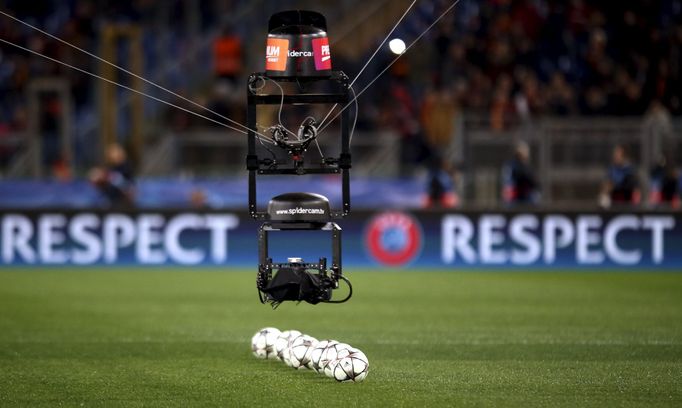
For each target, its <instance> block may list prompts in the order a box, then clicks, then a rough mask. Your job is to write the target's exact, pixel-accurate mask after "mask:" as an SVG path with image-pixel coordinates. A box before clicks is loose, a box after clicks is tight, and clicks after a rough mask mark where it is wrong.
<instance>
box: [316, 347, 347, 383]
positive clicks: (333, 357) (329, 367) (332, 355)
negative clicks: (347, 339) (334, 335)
mask: <svg viewBox="0 0 682 408" xmlns="http://www.w3.org/2000/svg"><path fill="white" fill-rule="evenodd" d="M351 348H352V347H351V346H350V345H348V344H346V343H337V344H333V345H331V346H329V347H327V349H326V350H325V352H324V353H323V354H322V358H321V360H320V364H323V369H322V371H323V372H324V374H325V375H326V376H327V377H333V376H334V375H333V374H334V367H335V366H336V363H337V362H338V359H339V358H342V357H345V356H347V355H348V353H349V349H351Z"/></svg>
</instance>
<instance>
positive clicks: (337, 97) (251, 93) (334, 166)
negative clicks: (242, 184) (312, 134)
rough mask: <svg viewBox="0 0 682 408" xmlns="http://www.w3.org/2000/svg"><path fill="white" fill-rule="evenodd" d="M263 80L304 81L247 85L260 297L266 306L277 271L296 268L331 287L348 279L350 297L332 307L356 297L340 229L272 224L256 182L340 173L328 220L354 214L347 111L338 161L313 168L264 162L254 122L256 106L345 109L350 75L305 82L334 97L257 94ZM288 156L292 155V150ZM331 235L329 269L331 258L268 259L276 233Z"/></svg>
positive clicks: (330, 224)
mask: <svg viewBox="0 0 682 408" xmlns="http://www.w3.org/2000/svg"><path fill="white" fill-rule="evenodd" d="M263 78H266V79H269V80H272V81H278V82H299V83H300V81H302V79H300V78H298V79H297V78H282V77H268V76H267V74H265V73H254V74H251V75H250V76H249V79H248V86H247V102H248V106H247V126H248V128H249V131H248V155H247V158H246V167H247V170H248V171H249V213H250V215H251V217H252V218H254V219H256V220H263V221H265V222H264V223H263V224H262V225H261V227H260V228H259V230H258V262H259V265H258V278H257V287H258V295H259V298H260V300H261V302H262V303H265V302H266V301H267V300H268V299H267V296H264V293H263V290H264V289H265V288H266V287H267V285H268V283H269V282H270V281H271V280H272V278H273V271H274V270H275V269H280V268H284V267H291V266H295V267H296V268H300V269H303V270H314V271H316V273H317V274H318V275H319V276H320V277H321V278H322V280H323V281H324V282H326V284H327V285H329V286H330V287H332V288H334V289H336V288H338V287H339V281H340V280H343V281H345V282H346V283H347V284H348V286H349V290H350V292H349V294H348V296H347V297H346V298H344V299H343V300H340V301H332V300H331V299H328V300H327V302H328V303H340V302H345V301H346V300H348V299H349V298H350V296H351V295H352V287H351V285H350V282H349V281H348V280H347V279H346V278H344V277H343V273H342V264H341V227H339V226H338V224H336V223H335V222H331V221H329V222H326V223H319V222H304V221H301V222H273V221H271V220H270V217H269V214H268V213H267V212H265V211H259V210H258V206H257V201H256V198H257V182H256V178H257V176H259V175H305V174H341V178H342V179H341V189H342V190H341V195H342V208H341V209H340V210H338V209H337V210H333V209H332V210H331V212H330V219H339V218H343V217H345V216H346V215H348V214H349V213H350V208H351V207H350V206H351V204H350V168H351V155H350V136H349V119H350V118H349V112H348V110H347V109H346V110H344V111H343V112H342V114H341V138H340V144H341V149H340V155H339V156H338V157H326V158H324V159H323V160H322V161H321V162H319V163H317V164H316V165H314V166H311V165H310V164H309V163H306V162H305V160H304V159H302V158H301V160H299V161H297V160H296V159H295V158H292V160H291V161H289V162H287V163H278V162H276V161H273V160H272V158H269V157H268V158H261V157H259V156H258V152H257V149H256V137H257V135H256V123H257V118H256V116H257V107H258V105H279V104H281V103H282V101H283V103H284V104H339V105H340V106H345V105H346V104H347V103H348V102H349V101H350V100H351V94H350V86H349V79H348V77H347V76H346V75H345V74H344V73H343V72H341V71H333V72H332V73H331V75H330V76H329V77H316V78H306V79H305V81H306V82H305V84H306V85H307V84H310V83H313V82H327V83H328V84H330V85H332V87H335V88H336V91H335V92H332V93H315V94H312V93H300V94H285V95H284V96H282V95H281V94H279V95H276V94H268V95H264V94H259V93H257V91H256V90H255V89H256V88H257V87H256V86H255V84H256V83H257V82H258V81H260V80H263ZM289 153H290V155H291V154H292V152H289ZM293 230H300V231H329V232H331V247H332V262H331V267H330V268H327V259H326V258H320V260H319V262H318V263H297V264H295V265H294V264H290V263H273V262H272V259H271V258H270V257H269V255H268V234H269V233H270V232H274V231H293Z"/></svg>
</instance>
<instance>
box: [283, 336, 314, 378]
mask: <svg viewBox="0 0 682 408" xmlns="http://www.w3.org/2000/svg"><path fill="white" fill-rule="evenodd" d="M316 344H317V339H315V338H313V337H310V336H308V335H307V334H303V335H301V336H298V337H296V338H295V339H294V342H293V343H292V344H291V347H290V350H289V362H290V363H291V364H290V365H291V367H293V368H298V369H303V368H311V366H312V364H311V360H310V355H311V353H312V351H313V349H314V348H315V345H316ZM309 365H310V366H309Z"/></svg>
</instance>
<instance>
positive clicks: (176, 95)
mask: <svg viewBox="0 0 682 408" xmlns="http://www.w3.org/2000/svg"><path fill="white" fill-rule="evenodd" d="M0 14H2V15H3V16H5V17H7V18H10V19H12V20H14V21H16V22H19V23H21V24H23V25H25V26H27V27H29V28H31V29H33V30H35V31H37V32H39V33H41V34H43V35H46V36H48V37H50V38H52V39H54V40H55V41H58V42H60V43H62V44H65V45H68V46H69V47H71V48H73V49H75V50H78V51H80V52H82V53H84V54H86V55H88V56H90V57H92V58H95V59H96V60H98V61H100V62H103V63H105V64H107V65H109V66H111V67H114V68H116V69H118V70H121V71H122V72H125V73H126V74H128V75H131V76H133V77H135V78H137V79H139V80H141V81H144V82H145V83H147V84H149V85H152V86H154V87H156V88H158V89H160V90H162V91H164V92H167V93H169V94H171V95H173V96H175V97H176V98H179V99H181V100H183V101H185V102H188V103H190V104H192V105H194V106H196V107H198V108H201V109H203V110H205V111H207V112H210V113H211V114H213V115H215V116H217V117H219V118H221V119H223V120H226V121H228V122H230V123H232V124H234V125H236V126H239V127H241V128H243V129H244V130H247V131H248V130H249V128H248V127H247V126H245V125H243V124H241V123H239V122H237V121H236V120H233V119H230V118H229V117H227V116H224V115H221V114H220V113H218V112H215V111H214V110H211V109H209V108H207V107H205V106H203V105H201V104H199V103H197V102H194V101H193V100H191V99H189V98H186V97H184V96H182V95H180V94H178V93H177V92H173V91H171V90H170V89H168V88H165V87H163V86H161V85H159V84H157V83H155V82H153V81H150V80H148V79H146V78H144V77H142V76H140V75H138V74H136V73H134V72H131V71H129V70H127V69H125V68H123V67H121V66H119V65H116V64H114V63H113V62H110V61H107V60H106V59H104V58H102V57H100V56H98V55H96V54H93V53H91V52H89V51H87V50H85V49H83V48H80V47H78V46H77V45H74V44H71V43H70V42H68V41H66V40H63V39H61V38H59V37H57V36H56V35H53V34H50V33H48V32H47V31H45V30H41V29H40V28H38V27H36V26H34V25H31V24H29V23H27V22H25V21H23V20H21V19H18V18H16V17H14V16H12V15H11V14H8V13H5V12H4V11H2V10H0ZM261 136H263V135H261Z"/></svg>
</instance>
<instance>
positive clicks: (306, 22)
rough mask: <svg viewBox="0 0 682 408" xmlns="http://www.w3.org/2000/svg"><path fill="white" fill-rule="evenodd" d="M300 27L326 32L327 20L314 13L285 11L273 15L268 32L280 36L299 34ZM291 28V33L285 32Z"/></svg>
mask: <svg viewBox="0 0 682 408" xmlns="http://www.w3.org/2000/svg"><path fill="white" fill-rule="evenodd" d="M301 26H303V27H305V26H308V27H314V28H317V29H318V30H322V31H327V20H326V19H325V18H324V16H323V15H322V14H320V13H318V12H316V11H309V10H287V11H280V12H279V13H275V14H273V15H272V17H270V22H269V23H268V32H270V33H273V32H276V33H282V34H297V33H301V31H300V29H301ZM289 28H291V29H292V30H293V31H292V32H287V30H288V29H289Z"/></svg>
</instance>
